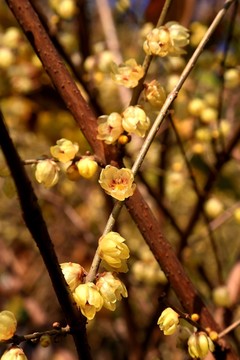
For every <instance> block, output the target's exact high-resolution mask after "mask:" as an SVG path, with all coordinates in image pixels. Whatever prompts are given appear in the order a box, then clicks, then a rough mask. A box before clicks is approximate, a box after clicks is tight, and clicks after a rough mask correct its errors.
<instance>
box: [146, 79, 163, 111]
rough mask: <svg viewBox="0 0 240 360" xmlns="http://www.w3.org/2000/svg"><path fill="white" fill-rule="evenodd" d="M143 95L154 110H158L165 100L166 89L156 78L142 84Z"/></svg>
mask: <svg viewBox="0 0 240 360" xmlns="http://www.w3.org/2000/svg"><path fill="white" fill-rule="evenodd" d="M144 96H145V99H146V101H148V102H149V103H150V104H151V105H152V106H153V107H154V109H156V110H160V109H161V108H162V106H163V104H164V101H165V100H166V91H165V90H164V88H163V87H162V86H161V85H160V84H159V82H158V81H157V80H153V81H151V82H150V83H149V84H145V85H144Z"/></svg>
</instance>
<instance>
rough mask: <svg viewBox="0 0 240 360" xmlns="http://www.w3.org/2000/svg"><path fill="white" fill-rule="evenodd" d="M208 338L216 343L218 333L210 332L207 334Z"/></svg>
mask: <svg viewBox="0 0 240 360" xmlns="http://www.w3.org/2000/svg"><path fill="white" fill-rule="evenodd" d="M209 337H210V339H211V340H212V341H217V339H218V333H217V332H216V331H210V332H209Z"/></svg>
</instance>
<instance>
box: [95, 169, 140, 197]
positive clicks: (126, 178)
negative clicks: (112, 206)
mask: <svg viewBox="0 0 240 360" xmlns="http://www.w3.org/2000/svg"><path fill="white" fill-rule="evenodd" d="M99 183H100V185H101V187H102V188H103V189H104V190H105V191H106V193H107V194H109V195H111V196H112V197H114V198H115V199H117V200H120V201H123V200H125V199H126V198H128V197H129V196H132V195H133V193H134V190H135V188H136V184H134V176H133V173H132V171H131V170H130V169H126V168H122V169H118V168H116V167H115V166H111V165H107V166H106V167H105V169H103V170H102V171H101V174H100V178H99Z"/></svg>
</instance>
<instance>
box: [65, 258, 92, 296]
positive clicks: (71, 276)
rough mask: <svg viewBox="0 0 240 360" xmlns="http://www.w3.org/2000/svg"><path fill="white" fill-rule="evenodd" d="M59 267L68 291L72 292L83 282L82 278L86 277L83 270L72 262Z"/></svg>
mask: <svg viewBox="0 0 240 360" xmlns="http://www.w3.org/2000/svg"><path fill="white" fill-rule="evenodd" d="M60 266H61V269H62V272H63V275H64V277H65V280H66V282H67V284H68V286H69V287H70V290H71V291H74V290H75V289H76V287H77V286H78V285H80V284H81V283H82V282H83V278H84V276H85V275H86V272H85V270H84V268H83V267H82V266H81V265H79V264H76V263H72V262H68V263H62V264H60Z"/></svg>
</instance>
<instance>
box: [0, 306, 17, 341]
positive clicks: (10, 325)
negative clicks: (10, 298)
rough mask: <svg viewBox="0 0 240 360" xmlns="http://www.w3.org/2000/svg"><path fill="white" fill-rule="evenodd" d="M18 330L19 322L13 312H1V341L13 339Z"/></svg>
mask: <svg viewBox="0 0 240 360" xmlns="http://www.w3.org/2000/svg"><path fill="white" fill-rule="evenodd" d="M16 328H17V320H16V318H15V316H14V314H13V313H12V312H11V311H7V310H4V311H1V312H0V341H3V340H8V339H11V337H12V336H13V335H14V333H15V331H16Z"/></svg>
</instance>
